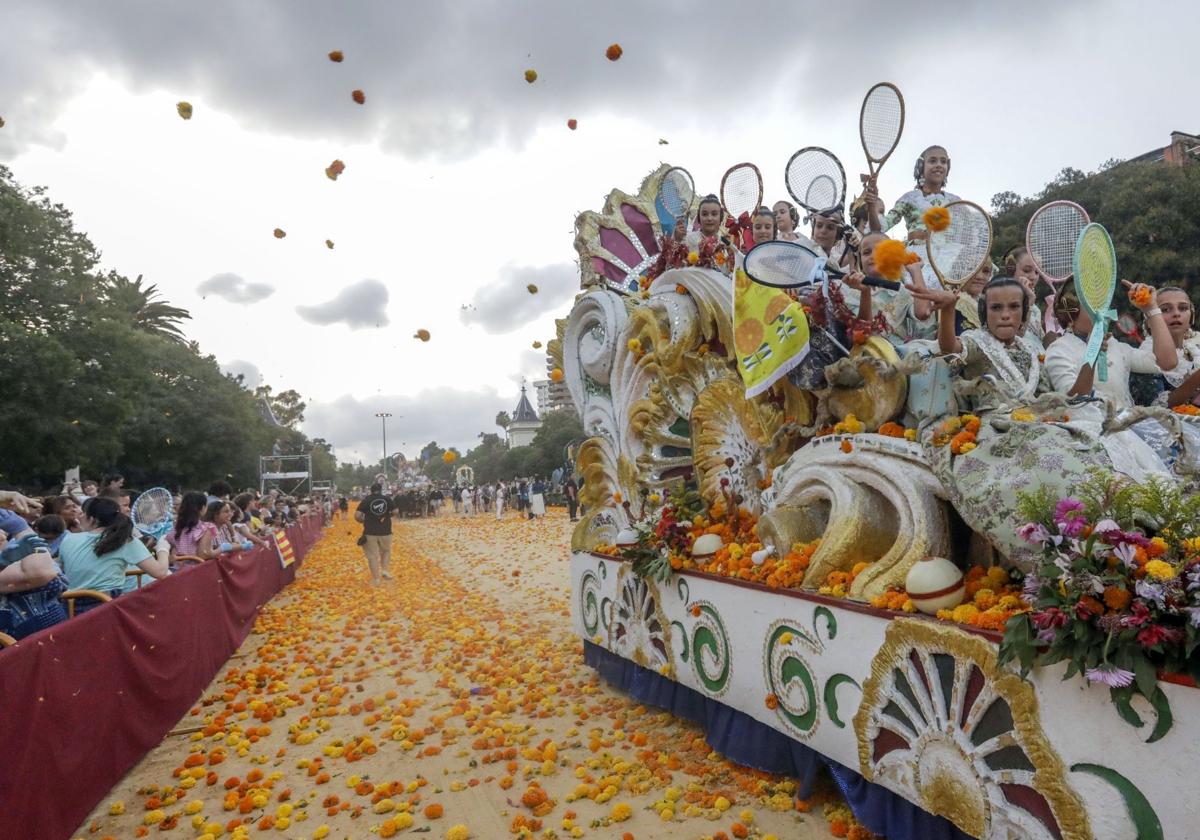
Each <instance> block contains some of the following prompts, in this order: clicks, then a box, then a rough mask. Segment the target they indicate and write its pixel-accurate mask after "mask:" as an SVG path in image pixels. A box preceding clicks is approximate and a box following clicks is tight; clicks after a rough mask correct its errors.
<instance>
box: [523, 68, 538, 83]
mask: <svg viewBox="0 0 1200 840" xmlns="http://www.w3.org/2000/svg"><path fill="white" fill-rule="evenodd" d="M525 81H527V82H529V84H533V83H534V82H536V81H537V71H536V70H534V69H533V68H530V69H528V70H526V71H525Z"/></svg>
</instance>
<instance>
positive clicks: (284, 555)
mask: <svg viewBox="0 0 1200 840" xmlns="http://www.w3.org/2000/svg"><path fill="white" fill-rule="evenodd" d="M275 550H276V551H278V552H279V565H280V566H281V567H283V568H285V569H286V568H287V567H288V566H290V565H292V564H293V563H295V562H296V551H295V549H293V548H292V542H291V540H289V539H288V538H287V532H286V531H276V532H275Z"/></svg>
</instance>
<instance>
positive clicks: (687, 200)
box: [658, 169, 696, 219]
mask: <svg viewBox="0 0 1200 840" xmlns="http://www.w3.org/2000/svg"><path fill="white" fill-rule="evenodd" d="M658 195H659V199H660V200H661V201H662V205H663V207H664V208H665V209H666V211H667V212H668V213H670V214H671V215H672V216H674V217H675V218H676V219H678V218H679V217H680V216H682V215H683V214H684V213H686V212H687V210H688V208H690V207H691V206H692V201H693V200H694V199H695V197H696V187H695V185H694V184H693V182H692V178H691V175H689V174H688V173H687V172H686V171H684V170H682V169H671V170H669V171H668V172H667V174H666V175H664V176H663V180H662V184H661V185H660V186H659V189H658Z"/></svg>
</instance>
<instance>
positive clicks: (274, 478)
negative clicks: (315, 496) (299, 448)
mask: <svg viewBox="0 0 1200 840" xmlns="http://www.w3.org/2000/svg"><path fill="white" fill-rule="evenodd" d="M258 478H259V485H260V487H259V489H260V491H261V492H263V493H266V492H267V491H268V490H278V491H279V492H280V493H282V494H283V495H285V496H307V495H309V493H310V492H311V491H312V455H262V456H260V457H259V459H258Z"/></svg>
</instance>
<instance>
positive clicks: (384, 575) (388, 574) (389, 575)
mask: <svg viewBox="0 0 1200 840" xmlns="http://www.w3.org/2000/svg"><path fill="white" fill-rule="evenodd" d="M383 579H384V580H391V579H392V574H391V572H384V573H383Z"/></svg>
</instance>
